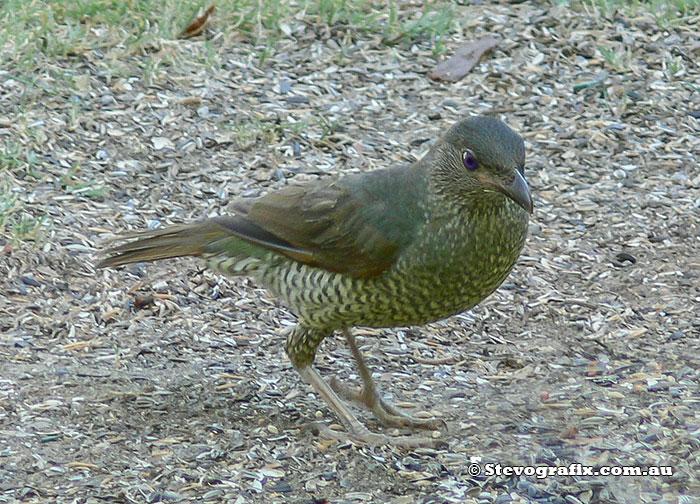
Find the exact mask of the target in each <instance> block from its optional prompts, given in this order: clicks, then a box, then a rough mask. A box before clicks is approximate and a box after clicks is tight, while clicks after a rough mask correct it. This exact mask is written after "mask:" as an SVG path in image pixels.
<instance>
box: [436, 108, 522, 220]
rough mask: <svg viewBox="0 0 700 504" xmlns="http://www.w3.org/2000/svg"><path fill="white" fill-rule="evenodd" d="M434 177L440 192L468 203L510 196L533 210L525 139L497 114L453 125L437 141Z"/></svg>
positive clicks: (473, 118)
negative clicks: (527, 172)
mask: <svg viewBox="0 0 700 504" xmlns="http://www.w3.org/2000/svg"><path fill="white" fill-rule="evenodd" d="M435 155H436V160H435V161H436V164H435V165H434V166H435V168H434V172H433V180H434V181H435V189H436V190H437V192H438V193H441V194H444V195H445V196H446V197H448V198H450V199H451V200H452V201H454V199H455V198H457V199H458V200H459V201H460V202H461V203H464V204H465V205H472V204H482V203H484V202H487V201H491V200H493V201H497V200H498V199H499V198H500V199H501V201H502V195H505V196H507V197H508V198H510V199H511V200H513V201H514V202H516V203H517V204H518V205H520V206H521V207H522V208H523V209H525V211H527V212H528V213H532V196H531V194H530V188H529V186H528V184H527V182H526V181H525V177H524V167H525V145H524V143H523V139H522V137H521V136H520V135H518V134H517V133H516V132H515V131H513V130H512V129H510V128H509V127H508V126H507V125H506V124H505V123H504V122H502V121H500V120H498V119H496V118H493V117H470V118H468V119H464V120H462V121H460V122H458V123H457V124H455V125H454V126H452V128H450V130H449V131H448V132H447V134H446V135H445V136H444V137H443V138H442V141H441V142H439V143H438V144H437V145H436V149H435Z"/></svg>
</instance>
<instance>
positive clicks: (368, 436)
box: [313, 423, 447, 449]
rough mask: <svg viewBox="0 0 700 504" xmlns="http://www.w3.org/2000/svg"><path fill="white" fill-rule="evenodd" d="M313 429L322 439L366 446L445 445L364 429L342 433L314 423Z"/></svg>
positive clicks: (434, 441)
mask: <svg viewBox="0 0 700 504" xmlns="http://www.w3.org/2000/svg"><path fill="white" fill-rule="evenodd" d="M313 427H314V428H316V429H318V434H319V436H321V437H322V438H324V439H332V440H335V441H341V442H347V441H351V442H357V441H359V442H362V443H365V444H368V445H372V446H377V445H391V446H399V447H401V448H408V449H412V448H443V447H445V446H446V445H447V443H445V441H443V440H441V439H435V438H427V437H420V436H388V435H385V434H377V433H374V432H371V431H369V430H368V429H366V428H363V429H355V431H352V432H344V431H339V430H335V429H331V428H330V427H328V426H327V425H326V424H323V423H315V424H313Z"/></svg>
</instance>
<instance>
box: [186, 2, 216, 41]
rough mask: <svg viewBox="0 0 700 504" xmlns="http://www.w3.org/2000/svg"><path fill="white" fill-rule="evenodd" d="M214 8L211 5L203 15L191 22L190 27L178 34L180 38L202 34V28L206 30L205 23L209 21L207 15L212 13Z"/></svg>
mask: <svg viewBox="0 0 700 504" xmlns="http://www.w3.org/2000/svg"><path fill="white" fill-rule="evenodd" d="M214 8H215V6H214V5H212V6H211V7H209V8H208V9H207V10H206V12H205V13H204V14H202V15H201V16H200V17H198V18H197V19H195V20H194V21H192V23H190V25H189V26H188V27H187V28H185V30H184V31H183V32H182V33H181V34H180V38H190V37H196V36H197V35H199V34H200V33H202V32H203V31H204V28H206V25H207V22H208V21H209V14H211V13H212V12H214Z"/></svg>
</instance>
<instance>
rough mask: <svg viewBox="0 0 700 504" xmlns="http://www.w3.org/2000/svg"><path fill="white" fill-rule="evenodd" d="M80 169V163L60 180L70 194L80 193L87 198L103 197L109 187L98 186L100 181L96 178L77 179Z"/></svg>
mask: <svg viewBox="0 0 700 504" xmlns="http://www.w3.org/2000/svg"><path fill="white" fill-rule="evenodd" d="M79 171H80V165H74V166H73V168H72V169H71V170H70V171H69V172H68V173H66V174H65V175H63V176H62V177H61V179H60V180H59V183H60V185H61V187H62V188H63V189H64V190H65V191H66V192H67V193H69V194H79V195H80V196H84V197H86V198H96V199H103V198H104V197H105V196H106V195H107V193H108V190H107V188H106V187H98V186H97V184H98V182H97V181H95V180H87V181H86V180H77V179H76V177H75V176H76V175H77V174H78V172H79Z"/></svg>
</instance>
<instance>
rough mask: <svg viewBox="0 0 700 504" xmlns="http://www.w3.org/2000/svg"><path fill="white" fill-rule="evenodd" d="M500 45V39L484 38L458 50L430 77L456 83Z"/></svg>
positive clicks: (439, 65)
mask: <svg viewBox="0 0 700 504" xmlns="http://www.w3.org/2000/svg"><path fill="white" fill-rule="evenodd" d="M497 45H498V39H497V38H494V37H484V38H481V39H479V40H475V41H473V42H471V43H469V44H467V45H465V46H463V47H461V48H459V49H458V50H457V52H456V53H454V54H453V55H452V57H450V58H449V59H447V60H445V61H443V62H442V63H439V64H438V65H437V66H436V67H435V68H434V69H433V71H432V72H431V74H430V77H432V78H433V79H437V80H446V81H451V82H455V81H458V80H459V79H461V78H462V77H464V76H465V75H467V73H469V70H471V69H472V68H474V67H475V66H476V64H477V63H478V62H479V60H480V59H481V56H482V55H483V54H484V53H485V52H486V51H488V50H489V49H491V48H493V47H496V46H497Z"/></svg>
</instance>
